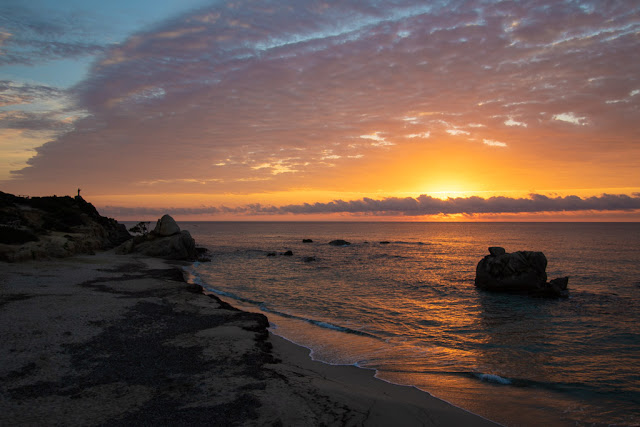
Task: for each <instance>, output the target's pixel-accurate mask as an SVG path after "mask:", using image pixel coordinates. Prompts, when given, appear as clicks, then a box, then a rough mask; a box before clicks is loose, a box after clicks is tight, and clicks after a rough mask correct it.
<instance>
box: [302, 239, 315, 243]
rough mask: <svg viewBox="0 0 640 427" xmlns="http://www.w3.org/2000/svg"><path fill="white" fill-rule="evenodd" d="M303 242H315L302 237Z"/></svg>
mask: <svg viewBox="0 0 640 427" xmlns="http://www.w3.org/2000/svg"><path fill="white" fill-rule="evenodd" d="M302 243H313V240H311V239H302Z"/></svg>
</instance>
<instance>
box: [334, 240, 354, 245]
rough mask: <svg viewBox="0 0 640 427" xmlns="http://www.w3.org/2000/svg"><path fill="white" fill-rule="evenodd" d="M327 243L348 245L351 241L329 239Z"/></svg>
mask: <svg viewBox="0 0 640 427" xmlns="http://www.w3.org/2000/svg"><path fill="white" fill-rule="evenodd" d="M329 244H330V245H333V246H349V245H350V244H351V243H350V242H347V241H346V240H342V239H338V240H332V241H330V242H329Z"/></svg>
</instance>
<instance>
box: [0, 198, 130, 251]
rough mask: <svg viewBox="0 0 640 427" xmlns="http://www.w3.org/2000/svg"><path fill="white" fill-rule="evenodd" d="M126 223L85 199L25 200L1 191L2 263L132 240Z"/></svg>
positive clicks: (103, 246) (0, 243)
mask: <svg viewBox="0 0 640 427" xmlns="http://www.w3.org/2000/svg"><path fill="white" fill-rule="evenodd" d="M131 238H132V236H131V235H130V234H129V232H127V229H126V227H125V226H124V225H123V224H119V223H118V221H116V220H115V219H112V218H107V217H104V216H102V215H100V214H99V213H98V211H97V210H96V208H95V207H94V206H93V205H92V204H91V203H88V202H86V201H85V200H84V199H83V198H82V197H81V196H79V195H78V196H75V197H70V196H64V197H57V196H49V197H21V196H14V195H13V194H8V193H3V192H0V260H1V261H8V262H16V261H26V260H34V259H42V258H63V257H67V256H71V255H75V254H81V253H89V254H90V253H94V252H95V251H97V250H104V249H110V248H113V247H115V246H117V245H119V244H121V243H123V242H124V241H126V240H128V239H131Z"/></svg>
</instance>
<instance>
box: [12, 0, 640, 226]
mask: <svg viewBox="0 0 640 427" xmlns="http://www.w3.org/2000/svg"><path fill="white" fill-rule="evenodd" d="M78 187H79V188H81V189H82V195H83V196H84V197H85V199H86V200H88V201H90V202H92V203H93V204H94V205H95V206H96V207H97V208H98V209H99V211H100V212H101V213H102V214H103V215H108V216H112V217H115V218H117V219H120V220H126V219H129V220H137V219H154V218H157V217H158V216H159V215H161V214H163V213H170V214H172V215H173V216H174V217H175V218H176V219H203V220H207V219H211V220H216V219H237V220H244V219H262V220H272V219H289V220H307V219H343V220H351V219H364V220H390V219H395V220H397V219H400V220H521V219H522V220H625V221H629V220H631V221H640V2H638V1H637V0H629V1H522V2H516V1H503V2H497V1H496V2H493V1H480V0H476V1H433V2H432V1H413V0H395V1H365V0H357V1H356V0H340V1H307V0H282V1H269V0H260V1H258V0H256V1H249V0H237V1H205V0H188V1H184V0H180V1H178V0H173V1H171V0H153V1H147V0H144V1H137V0H136V1H123V0H117V1H114V0H112V1H109V2H102V1H100V2H98V1H87V0H55V1H54V0H50V1H45V0H29V1H24V0H3V1H2V3H1V4H0V190H2V191H4V192H10V193H14V194H24V195H31V196H37V195H52V194H57V195H74V194H75V193H76V189H77V188H78Z"/></svg>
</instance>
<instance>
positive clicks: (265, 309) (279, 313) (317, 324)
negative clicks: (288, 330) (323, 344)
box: [260, 304, 383, 341]
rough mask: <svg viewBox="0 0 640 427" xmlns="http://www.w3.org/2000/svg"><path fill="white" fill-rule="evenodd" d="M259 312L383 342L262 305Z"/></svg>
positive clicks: (358, 332) (344, 327) (332, 324)
mask: <svg viewBox="0 0 640 427" xmlns="http://www.w3.org/2000/svg"><path fill="white" fill-rule="evenodd" d="M260 310H262V311H265V312H267V313H272V314H275V315H277V316H281V317H285V318H287V319H294V320H300V321H303V322H306V323H309V324H311V325H314V326H318V327H320V328H324V329H331V330H333V331H338V332H343V333H346V334H353V335H359V336H362V337H368V338H373V339H376V340H379V341H383V340H382V338H380V337H378V336H376V335H373V334H370V333H368V332H364V331H359V330H357V329H352V328H348V327H346V326H340V325H336V324H334V323H330V322H325V321H322V320H315V319H310V318H308V317H303V316H297V315H295V314H290V313H285V312H282V311H278V310H274V309H272V308H268V307H267V306H265V305H264V304H261V305H260Z"/></svg>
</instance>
